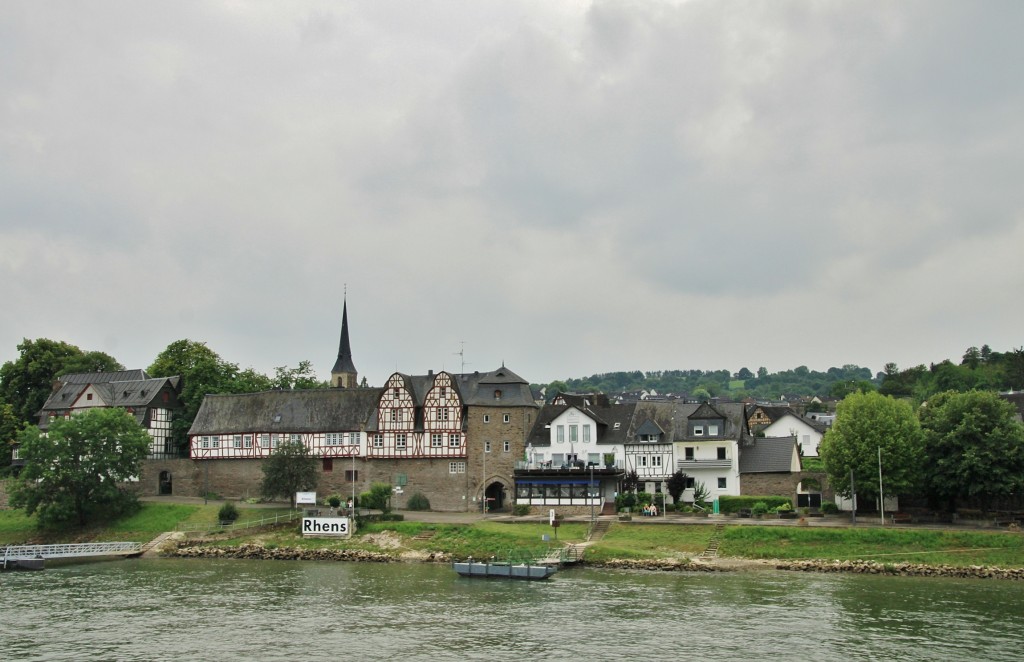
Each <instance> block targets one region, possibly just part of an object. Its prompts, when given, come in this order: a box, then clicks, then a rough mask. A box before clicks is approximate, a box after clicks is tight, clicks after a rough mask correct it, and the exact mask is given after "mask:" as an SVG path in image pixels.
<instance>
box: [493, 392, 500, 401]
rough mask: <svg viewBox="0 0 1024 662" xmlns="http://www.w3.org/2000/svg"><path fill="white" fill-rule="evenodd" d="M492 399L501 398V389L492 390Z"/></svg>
mask: <svg viewBox="0 0 1024 662" xmlns="http://www.w3.org/2000/svg"><path fill="white" fill-rule="evenodd" d="M494 399H495V400H501V391H499V390H495V391H494Z"/></svg>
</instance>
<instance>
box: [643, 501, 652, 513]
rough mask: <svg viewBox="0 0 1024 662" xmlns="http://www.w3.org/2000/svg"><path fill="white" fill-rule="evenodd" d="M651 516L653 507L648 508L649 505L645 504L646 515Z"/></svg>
mask: <svg viewBox="0 0 1024 662" xmlns="http://www.w3.org/2000/svg"><path fill="white" fill-rule="evenodd" d="M650 514H651V507H650V506H648V505H647V504H646V503H645V504H644V515H645V516H646V515H650Z"/></svg>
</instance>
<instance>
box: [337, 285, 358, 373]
mask: <svg viewBox="0 0 1024 662" xmlns="http://www.w3.org/2000/svg"><path fill="white" fill-rule="evenodd" d="M340 372H341V373H343V372H347V373H352V374H356V372H357V371H356V365H355V364H354V363H352V347H351V346H350V344H349V339H348V300H346V301H345V303H344V304H342V307H341V342H339V343H338V360H337V361H335V362H334V367H333V368H331V374H334V373H340Z"/></svg>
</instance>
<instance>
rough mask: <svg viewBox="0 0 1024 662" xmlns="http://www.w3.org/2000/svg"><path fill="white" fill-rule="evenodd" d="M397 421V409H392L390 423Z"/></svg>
mask: <svg viewBox="0 0 1024 662" xmlns="http://www.w3.org/2000/svg"><path fill="white" fill-rule="evenodd" d="M397 421H398V410H397V409H392V410H391V422H392V423H395V422H397Z"/></svg>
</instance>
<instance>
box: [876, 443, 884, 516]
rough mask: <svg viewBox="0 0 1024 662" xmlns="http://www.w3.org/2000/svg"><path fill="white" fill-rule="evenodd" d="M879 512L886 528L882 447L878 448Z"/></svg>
mask: <svg viewBox="0 0 1024 662" xmlns="http://www.w3.org/2000/svg"><path fill="white" fill-rule="evenodd" d="M878 512H879V514H880V515H881V518H882V526H885V495H884V494H882V447H881V446H879V447H878Z"/></svg>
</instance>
